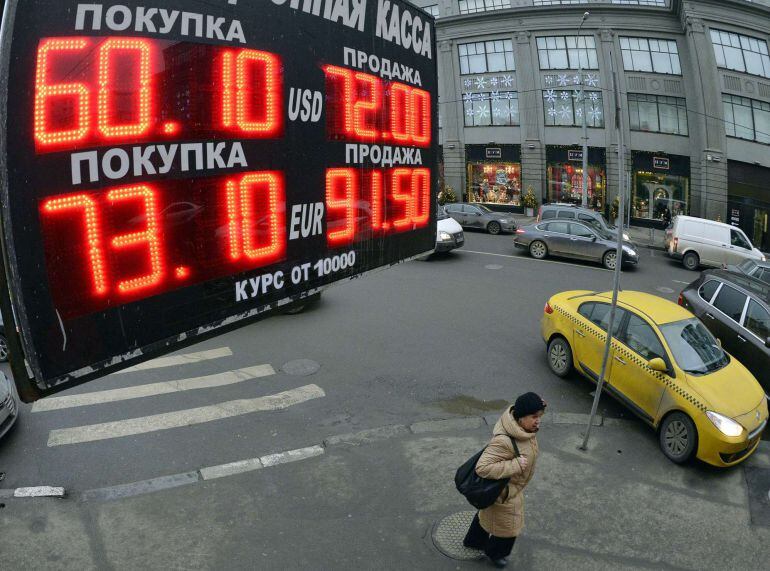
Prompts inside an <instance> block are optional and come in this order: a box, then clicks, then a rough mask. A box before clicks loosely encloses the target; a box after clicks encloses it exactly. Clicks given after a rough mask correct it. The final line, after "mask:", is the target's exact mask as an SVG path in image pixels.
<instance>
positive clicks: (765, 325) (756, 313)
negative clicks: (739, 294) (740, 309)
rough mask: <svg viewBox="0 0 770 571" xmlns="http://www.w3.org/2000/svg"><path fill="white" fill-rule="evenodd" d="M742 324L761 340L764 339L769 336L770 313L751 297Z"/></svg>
mask: <svg viewBox="0 0 770 571" xmlns="http://www.w3.org/2000/svg"><path fill="white" fill-rule="evenodd" d="M744 326H745V327H746V329H748V330H749V331H751V332H752V333H753V334H754V335H756V336H757V337H759V338H760V339H761V340H762V341H765V339H767V338H768V337H770V314H768V313H767V310H766V309H765V308H764V307H762V306H761V305H759V304H758V303H757V302H756V301H754V300H753V299H752V300H751V301H749V308H748V310H747V311H746V321H745V323H744Z"/></svg>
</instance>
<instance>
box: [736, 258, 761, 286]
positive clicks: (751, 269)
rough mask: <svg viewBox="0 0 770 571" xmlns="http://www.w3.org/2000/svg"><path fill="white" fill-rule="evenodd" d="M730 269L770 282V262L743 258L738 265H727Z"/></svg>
mask: <svg viewBox="0 0 770 571" xmlns="http://www.w3.org/2000/svg"><path fill="white" fill-rule="evenodd" d="M727 269H728V271H731V272H733V273H737V274H741V275H744V276H749V277H752V278H756V279H758V280H761V281H763V282H765V283H766V284H770V263H768V262H763V261H761V260H743V261H742V262H741V263H740V264H738V265H737V266H727Z"/></svg>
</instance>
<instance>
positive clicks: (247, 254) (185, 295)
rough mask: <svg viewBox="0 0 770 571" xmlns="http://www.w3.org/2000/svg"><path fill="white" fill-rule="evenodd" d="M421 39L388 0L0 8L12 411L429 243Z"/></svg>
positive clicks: (425, 62)
mask: <svg viewBox="0 0 770 571" xmlns="http://www.w3.org/2000/svg"><path fill="white" fill-rule="evenodd" d="M434 38H435V35H434V33H433V19H432V18H431V17H430V16H429V15H427V14H426V13H424V12H422V11H421V10H419V9H417V8H415V7H413V6H411V5H409V4H407V3H405V2H401V1H394V0H210V1H207V2H198V1H194V0H186V1H182V0H164V2H163V3H162V4H161V3H158V4H157V5H155V6H153V5H152V4H148V3H147V2H146V1H145V0H143V1H142V2H134V1H129V0H123V1H122V2H120V3H107V2H105V3H78V2H70V1H66V0H17V1H10V2H7V3H6V7H5V11H4V18H3V29H2V68H1V72H2V73H1V74H0V81H2V84H1V85H0V87H1V88H2V95H3V99H2V106H1V109H0V113H2V116H1V119H2V125H1V127H2V152H0V180H1V182H2V228H3V233H2V237H3V256H4V262H5V269H6V271H5V276H4V277H5V278H6V279H7V283H8V289H9V290H10V303H11V305H12V312H13V314H14V316H15V321H16V329H17V330H18V333H19V337H18V340H19V341H20V345H17V346H18V347H20V349H21V350H22V353H23V357H24V358H25V359H26V365H27V366H26V367H21V366H20V365H19V363H20V362H23V361H22V359H21V358H20V355H18V354H17V355H15V356H14V357H15V358H16V361H15V363H16V365H15V368H14V373H15V377H17V383H19V382H21V383H22V384H21V385H20V389H22V390H21V392H22V394H23V396H24V398H25V400H32V399H34V398H37V397H39V396H41V395H45V394H50V393H52V392H57V391H59V390H62V389H64V388H67V387H69V386H72V385H73V384H76V383H80V382H84V381H86V380H89V379H92V378H95V377H96V376H102V375H104V374H107V373H109V372H111V371H114V370H116V369H118V368H121V367H125V366H127V365H130V364H134V363H136V362H138V361H140V360H144V359H147V358H150V357H153V356H157V355H159V354H161V353H163V352H167V351H169V350H173V349H175V348H178V347H179V346H181V344H183V343H189V342H190V341H191V340H193V339H196V338H199V337H200V336H202V335H212V334H214V333H216V332H218V331H221V330H223V329H224V328H227V327H230V326H232V325H233V324H235V323H240V322H243V320H247V319H249V318H254V317H255V316H257V315H264V314H270V313H271V312H275V311H277V310H278V309H280V308H281V306H283V305H285V304H287V303H290V302H292V301H296V300H299V299H302V298H303V297H306V296H308V295H312V294H315V293H316V292H318V291H320V290H321V289H322V288H324V287H326V286H328V285H330V284H332V283H334V282H338V281H340V280H344V279H350V278H352V277H356V276H360V275H361V274H363V273H366V272H368V271H371V270H374V269H376V268H381V267H384V266H388V265H391V264H394V263H397V262H399V261H401V260H404V259H409V258H411V257H414V256H417V255H419V254H422V253H424V252H426V251H428V250H431V249H433V247H434V244H435V217H436V205H435V196H436V188H435V184H436V183H435V180H436V176H435V168H434V167H435V163H436V160H437V157H436V152H437V125H436V123H437V121H436V117H437V110H436V103H437V83H436V53H435V40H434ZM7 302H8V300H6V305H5V307H9V306H8V305H7ZM7 328H8V327H7ZM11 329H13V328H11ZM11 334H12V335H13V332H11ZM11 345H12V348H13V345H14V343H11ZM25 369H26V371H28V372H29V373H31V374H25V375H20V374H19V372H20V371H22V370H25ZM20 376H23V377H24V378H23V379H22V380H21V381H19V377H20ZM23 383H26V385H24V384H23Z"/></svg>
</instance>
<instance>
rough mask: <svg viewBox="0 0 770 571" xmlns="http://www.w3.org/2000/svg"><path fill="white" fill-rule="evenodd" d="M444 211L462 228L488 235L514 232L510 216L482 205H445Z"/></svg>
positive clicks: (514, 224) (458, 203)
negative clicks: (484, 232) (477, 230)
mask: <svg viewBox="0 0 770 571" xmlns="http://www.w3.org/2000/svg"><path fill="white" fill-rule="evenodd" d="M444 209H445V210H446V213H447V214H449V216H451V217H452V218H454V219H455V220H457V222H458V224H460V226H462V227H463V228H478V229H480V230H486V231H487V232H489V233H490V234H499V233H500V232H515V231H516V223H515V221H514V220H513V215H512V214H509V213H507V212H495V211H494V210H490V209H489V208H487V207H486V206H484V205H483V204H466V203H463V202H455V203H451V204H445V205H444Z"/></svg>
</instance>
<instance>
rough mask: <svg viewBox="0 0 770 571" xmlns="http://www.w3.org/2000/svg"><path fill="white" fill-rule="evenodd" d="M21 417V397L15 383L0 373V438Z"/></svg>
mask: <svg viewBox="0 0 770 571" xmlns="http://www.w3.org/2000/svg"><path fill="white" fill-rule="evenodd" d="M18 417H19V397H18V396H17V395H16V389H15V388H14V386H13V383H12V382H11V381H10V380H9V379H8V377H6V376H5V373H0V438H2V437H3V436H4V435H5V433H6V432H8V431H9V430H10V429H11V427H12V426H13V424H14V423H15V422H16V419H17V418H18Z"/></svg>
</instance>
